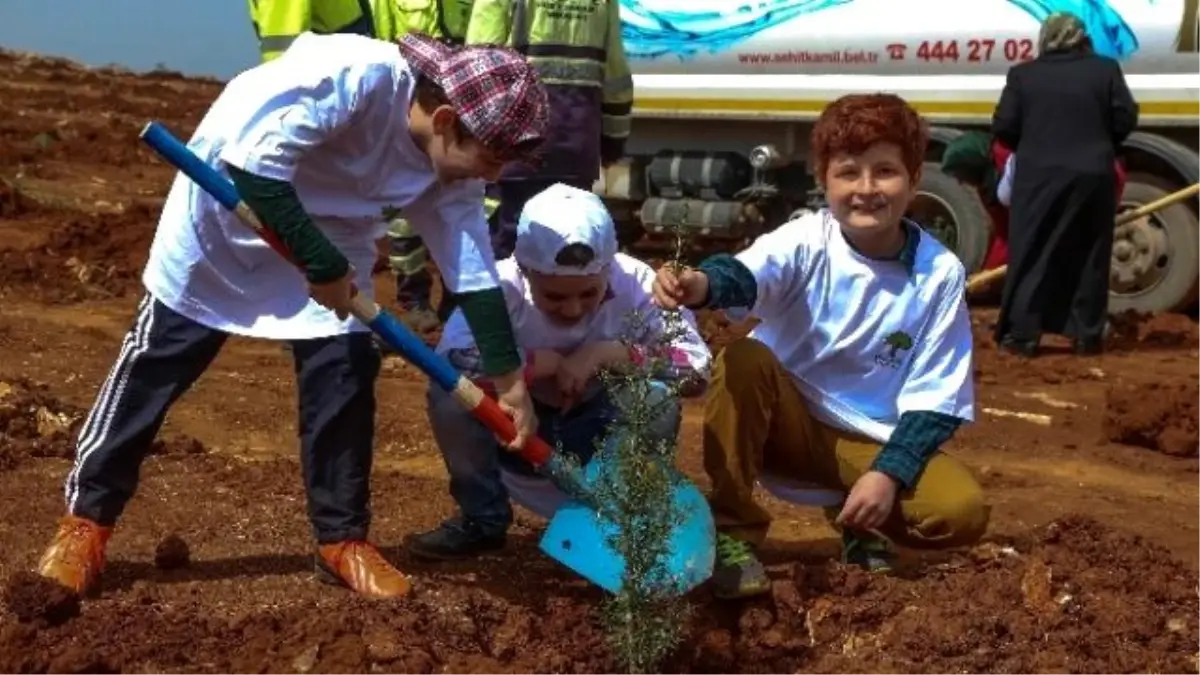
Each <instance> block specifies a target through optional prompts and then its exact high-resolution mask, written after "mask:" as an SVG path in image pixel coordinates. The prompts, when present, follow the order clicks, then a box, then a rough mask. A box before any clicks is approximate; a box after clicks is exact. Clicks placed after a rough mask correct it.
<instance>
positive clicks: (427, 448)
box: [0, 54, 1200, 672]
mask: <svg viewBox="0 0 1200 675" xmlns="http://www.w3.org/2000/svg"><path fill="white" fill-rule="evenodd" d="M219 87H220V85H219V83H216V82H212V81H202V80H194V79H184V78H181V77H178V76H175V75H173V74H170V73H158V74H153V75H147V76H141V77H136V76H133V75H131V74H129V73H123V72H114V71H92V70H83V69H80V68H77V67H75V66H73V65H71V64H69V63H66V62H61V61H53V60H46V59H35V58H29V57H22V56H17V55H13V54H0V178H2V179H3V182H2V183H0V303H2V304H0V306H2V307H3V311H0V541H2V542H3V543H4V547H3V548H2V549H0V579H4V580H6V581H5V589H4V591H5V593H4V596H3V599H4V605H3V612H2V613H0V670H5V671H18V670H19V671H26V672H125V671H159V672H164V671H171V672H176V671H177V672H184V671H188V672H199V671H204V672H215V671H230V670H232V671H234V672H239V671H247V672H256V671H257V672H276V671H279V672H284V671H301V672H307V671H320V672H402V671H421V672H484V671H487V672H527V671H530V670H537V671H565V672H583V671H592V672H594V671H599V670H607V669H609V668H610V667H612V662H611V660H610V658H609V656H608V652H607V650H606V648H605V646H604V639H603V635H602V633H601V631H600V629H599V628H598V624H597V617H596V615H595V611H594V608H595V606H596V604H597V602H598V600H599V599H600V597H601V596H600V592H599V591H597V590H595V589H593V588H589V587H587V586H586V585H585V584H584V583H582V582H581V581H579V580H578V579H576V578H575V577H573V576H572V575H571V574H570V573H568V572H566V571H564V570H563V569H560V568H559V567H557V566H556V564H555V563H554V562H552V561H550V560H548V559H547V558H545V557H544V556H542V555H541V554H540V553H539V552H538V551H537V548H536V544H537V536H538V531H539V530H538V528H539V526H540V523H539V522H538V521H537V520H536V519H535V518H534V517H533V516H531V515H529V514H521V515H520V517H519V523H518V526H517V527H516V528H515V531H514V536H513V538H512V540H511V543H510V545H509V547H508V548H507V549H506V550H504V551H503V552H501V553H498V554H495V555H493V556H489V557H487V558H485V559H483V560H481V561H478V562H475V563H471V564H453V565H440V566H436V565H429V564H422V563H418V562H417V561H414V560H412V559H410V558H409V557H408V556H407V555H406V554H405V553H404V552H403V551H402V550H401V549H400V548H399V546H398V543H399V542H400V540H401V537H402V536H403V535H404V534H406V533H409V532H412V531H414V530H419V529H422V528H426V527H429V526H432V525H434V524H435V523H437V522H439V521H440V520H441V519H442V518H443V517H444V516H446V515H447V514H449V513H450V512H451V503H450V500H449V497H448V495H447V494H446V484H445V479H444V470H443V468H442V465H441V460H440V458H439V457H438V455H437V451H436V449H435V447H434V445H433V443H432V441H431V438H430V434H429V431H428V428H427V425H426V422H425V418H424V412H423V396H422V389H423V385H422V383H421V380H420V378H419V377H418V376H417V375H416V374H415V373H414V372H413V371H412V370H411V369H410V368H408V367H406V366H405V365H404V364H403V363H401V362H399V361H389V362H388V363H387V364H386V365H385V372H384V374H383V376H382V378H381V381H380V385H379V388H380V397H381V401H382V402H383V403H382V406H381V410H380V413H379V418H378V432H377V439H378V450H377V458H376V468H375V472H374V477H373V481H374V483H373V484H374V500H373V508H374V529H373V537H374V538H375V539H376V540H377V541H379V542H380V543H381V545H383V546H384V547H385V553H386V554H387V555H388V556H389V557H391V558H392V559H393V560H394V561H395V562H396V563H397V564H398V565H399V566H400V567H401V568H403V569H404V570H406V571H407V572H410V573H411V574H413V575H414V576H415V577H416V578H417V579H418V582H419V583H418V587H417V590H416V592H415V593H414V594H413V596H412V597H411V598H410V599H406V600H404V601H401V602H398V603H377V602H368V601H364V600H360V599H357V598H355V597H352V596H351V595H350V594H349V593H347V592H345V591H342V590H340V589H337V588H332V587H329V586H325V585H321V584H318V583H316V582H315V581H314V579H313V575H312V573H311V569H312V562H311V557H310V556H311V547H310V546H311V545H310V538H309V537H310V533H309V529H308V525H307V522H306V519H305V515H304V501H303V493H302V490H301V483H300V476H299V467H298V465H297V462H296V439H295V434H296V427H295V421H294V418H293V413H292V412H291V410H292V406H293V405H294V394H293V390H292V383H291V379H292V378H291V363H290V359H289V358H288V356H287V355H286V354H285V353H283V352H282V351H281V350H280V349H279V347H278V346H276V345H273V344H270V343H262V342H254V341H248V340H233V341H232V342H231V343H230V344H229V345H228V347H227V348H226V349H225V351H224V352H223V353H222V354H221V356H220V357H219V359H218V360H217V363H216V364H215V365H214V366H213V368H212V369H211V370H210V371H209V372H208V373H207V374H206V375H205V376H204V378H202V380H201V381H200V383H199V384H198V385H197V386H196V387H195V388H194V389H193V390H192V391H191V392H189V393H188V394H187V395H186V396H185V397H184V398H183V400H182V401H180V403H179V404H178V405H177V406H176V408H175V409H174V410H173V411H172V414H171V415H170V417H169V419H168V421H167V428H166V432H165V433H164V436H163V438H162V440H161V442H160V443H159V444H158V445H157V446H156V451H155V454H154V456H152V457H151V458H150V459H149V460H148V461H147V462H146V464H145V466H144V469H143V472H142V484H141V490H140V493H139V494H138V496H137V498H136V499H135V500H134V501H133V503H132V504H131V505H130V508H129V510H128V511H127V514H126V517H125V518H124V519H123V521H122V523H121V525H120V527H119V528H118V529H117V531H116V533H115V534H114V536H113V538H112V541H111V544H110V548H109V551H110V557H111V560H110V564H109V567H108V569H107V571H106V574H105V576H104V584H103V589H102V590H101V592H100V593H99V594H98V595H97V596H96V597H92V598H87V599H85V600H84V601H83V602H82V603H78V602H75V601H73V600H72V599H71V598H69V597H56V596H55V595H54V593H47V592H46V589H40V588H38V586H37V584H36V583H33V582H31V581H30V580H29V579H28V578H27V576H26V574H25V573H26V572H27V571H28V570H30V569H32V567H33V565H34V563H35V561H36V558H37V556H38V554H39V553H40V551H41V549H42V547H43V546H44V545H45V544H46V543H47V541H48V539H49V537H50V535H51V533H52V531H53V529H54V525H55V521H56V518H58V517H59V515H60V514H61V512H62V508H63V507H62V492H61V483H62V481H63V478H64V477H65V476H66V474H67V471H68V470H69V466H70V464H69V462H70V458H71V456H72V454H73V447H72V444H73V434H74V433H75V431H76V430H77V428H78V426H79V424H80V420H81V416H82V414H83V413H84V412H85V410H86V408H87V406H89V405H90V403H91V400H92V398H93V397H94V396H95V395H96V393H97V389H98V387H99V385H100V383H101V381H102V380H103V377H104V375H105V373H106V371H107V369H108V367H109V365H110V363H111V361H112V359H113V358H114V357H115V356H116V353H117V350H118V345H119V343H120V340H121V337H122V335H123V333H124V331H125V330H126V328H127V322H128V321H129V319H130V317H131V316H132V314H133V310H134V307H135V304H136V303H137V300H138V286H139V284H138V274H139V269H140V265H141V263H142V262H143V261H144V259H145V254H146V250H147V246H148V244H149V241H150V238H151V236H152V232H153V227H154V219H155V215H156V213H157V207H158V205H159V204H160V203H161V200H162V197H163V196H164V195H165V193H166V188H167V186H168V183H169V180H170V177H171V172H170V171H169V170H168V169H167V168H166V167H165V166H164V165H163V164H161V163H160V162H158V161H157V160H156V159H155V158H154V157H153V156H152V155H151V153H150V152H149V151H148V150H146V149H144V148H143V146H142V145H140V144H139V143H138V141H137V133H138V131H139V129H140V127H141V125H142V124H144V123H145V122H146V121H147V120H150V119H158V120H160V121H162V122H164V123H166V124H167V125H168V126H169V127H170V128H172V129H173V130H174V131H175V132H176V133H178V134H181V135H185V136H186V135H187V134H188V133H190V131H191V130H192V128H193V127H194V125H195V124H196V122H197V121H198V119H199V117H200V115H201V114H202V113H203V111H204V109H205V106H206V104H207V103H208V102H209V101H211V99H212V98H213V97H214V96H215V95H216V94H217V92H218V91H219ZM386 286H387V283H386V279H383V278H382V277H381V287H382V288H381V289H380V291H379V293H378V296H379V297H380V298H383V299H387V298H389V297H390V294H389V293H388V291H387V289H386ZM993 315H994V312H992V311H991V310H988V309H986V308H980V309H978V310H977V311H976V312H975V319H976V321H977V323H978V334H979V337H980V340H979V343H980V344H979V351H978V355H977V374H978V382H979V390H978V396H979V420H978V423H977V424H975V425H973V426H971V427H970V428H968V429H966V430H965V431H963V432H962V433H960V434H959V436H958V437H957V439H956V440H955V441H954V442H953V444H952V446H951V447H950V449H949V451H950V452H951V453H953V454H954V455H956V456H958V457H960V458H962V459H963V460H964V461H965V462H966V463H968V464H969V465H970V466H971V467H972V468H973V469H974V470H975V471H976V472H977V474H978V475H979V477H980V479H981V480H982V482H983V484H984V485H985V487H986V488H987V491H988V497H989V500H990V502H991V504H992V507H993V519H992V524H991V531H990V533H989V535H988V537H987V540H986V541H985V542H984V543H983V544H981V545H979V546H977V547H975V548H972V549H970V550H962V551H952V552H945V553H938V554H922V555H918V554H915V553H911V552H905V553H904V557H903V563H902V565H901V570H900V573H899V574H898V575H897V576H896V577H893V578H877V577H869V576H866V575H864V574H861V573H858V572H857V571H855V570H850V569H845V568H843V567H842V566H840V565H839V564H837V563H835V562H832V561H831V559H832V558H833V557H834V556H836V552H837V547H836V540H835V539H834V533H833V532H832V530H830V529H829V527H828V526H827V525H826V524H825V521H824V519H823V517H822V515H821V513H820V512H819V511H817V510H814V509H802V508H795V507H791V506H787V505H784V504H782V503H779V502H775V501H771V502H770V505H771V508H772V510H773V512H774V513H775V514H776V515H777V516H778V520H777V521H776V524H775V527H774V529H773V530H772V537H771V540H770V542H769V544H768V546H767V550H766V552H765V557H766V559H767V560H768V562H769V563H770V571H771V575H772V577H773V579H774V580H775V583H774V589H773V593H772V594H771V596H770V597H769V598H766V599H762V600H756V601H752V602H746V603H740V604H721V603H715V602H713V601H712V600H711V599H710V598H709V596H708V595H707V591H705V590H703V589H702V590H699V591H697V592H696V594H695V597H694V602H695V606H696V611H695V618H694V621H693V623H692V625H691V627H690V630H689V633H688V638H687V640H686V641H685V643H684V644H683V645H682V646H681V647H680V648H679V649H678V651H677V653H676V654H675V655H674V656H673V657H672V658H671V659H670V660H669V661H668V662H667V663H666V664H664V668H665V669H667V670H674V671H690V672H729V671H734V672H754V671H762V672H795V671H813V672H817V671H820V672H826V671H828V672H834V671H839V672H844V671H880V670H894V671H933V672H955V671H995V672H1014V671H1015V672H1020V671H1026V672H1028V671H1054V672H1082V671H1089V672H1131V671H1158V672H1162V671H1170V672H1179V671H1184V672H1196V670H1197V640H1198V636H1200V626H1198V624H1197V611H1198V608H1197V587H1196V570H1197V566H1198V562H1200V560H1198V558H1200V554H1198V550H1197V545H1198V534H1197V503H1198V498H1200V495H1198V490H1197V458H1196V454H1197V447H1198V442H1197V410H1196V403H1197V331H1196V326H1195V324H1194V323H1193V322H1192V321H1191V320H1190V319H1188V318H1186V317H1181V316H1166V317H1157V318H1155V319H1151V320H1146V319H1142V318H1138V317H1124V318H1123V319H1122V321H1121V322H1120V327H1121V330H1120V331H1118V334H1117V335H1116V336H1115V337H1114V343H1113V345H1112V347H1113V350H1112V351H1110V352H1109V353H1107V354H1105V355H1103V356H1100V357H1090V358H1077V357H1073V356H1070V355H1068V354H1066V353H1065V351H1062V352H1060V353H1051V354H1050V355H1048V356H1046V357H1044V358H1042V359H1039V360H1037V361H1035V362H1032V363H1029V362H1023V361H1018V360H1014V359H1011V358H1007V357H1006V356H1004V355H1001V354H998V353H997V352H996V351H995V349H994V346H993V345H991V344H990V341H989V340H988V339H987V337H986V334H987V327H988V324H989V320H990V318H991V317H992V316H993ZM704 321H705V329H706V332H707V333H708V337H709V338H710V339H711V340H712V341H713V343H714V344H718V345H719V344H722V343H723V342H725V341H727V340H728V339H729V336H730V335H731V334H736V332H737V331H738V330H739V327H737V326H729V325H728V324H727V323H725V322H723V321H721V319H720V318H719V317H704ZM699 420H700V407H699V405H697V404H695V403H691V404H689V406H688V408H687V413H686V419H685V427H684V435H683V439H682V449H681V463H682V465H683V466H684V468H685V469H686V470H687V471H688V472H689V473H690V474H692V475H693V476H695V477H696V478H697V479H698V480H699V481H700V482H701V483H703V482H704V481H703V473H702V470H701V463H700V454H699Z"/></svg>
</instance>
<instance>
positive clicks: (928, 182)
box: [909, 162, 992, 274]
mask: <svg viewBox="0 0 1200 675" xmlns="http://www.w3.org/2000/svg"><path fill="white" fill-rule="evenodd" d="M909 216H910V217H912V218H913V219H914V220H916V221H917V223H919V224H920V225H921V227H923V228H925V230H926V231H928V232H929V233H930V234H932V235H933V236H934V237H936V238H937V239H938V241H940V242H942V243H943V244H945V245H946V248H949V249H950V250H951V251H954V253H955V254H956V255H957V256H958V259H959V260H961V261H962V264H963V267H965V268H966V270H967V274H972V273H974V272H977V271H979V268H980V267H982V266H983V261H984V259H985V258H986V257H987V248H988V241H989V239H990V238H991V232H992V219H991V216H989V215H988V212H987V209H986V208H984V206H983V202H982V201H980V200H979V195H977V194H975V191H974V190H972V189H971V188H969V187H966V186H965V185H963V184H961V183H959V182H958V181H957V180H955V179H954V178H951V177H950V176H948V175H946V174H944V173H942V170H941V167H940V166H939V165H937V164H935V163H933V162H925V165H924V167H923V168H922V169H921V182H920V184H919V185H918V186H917V197H916V199H914V200H913V203H912V204H911V205H910V206H909Z"/></svg>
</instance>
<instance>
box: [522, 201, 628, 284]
mask: <svg viewBox="0 0 1200 675" xmlns="http://www.w3.org/2000/svg"><path fill="white" fill-rule="evenodd" d="M573 244H583V245H584V246H587V247H588V248H589V249H591V252H592V256H591V259H590V260H587V259H586V258H585V259H584V261H580V262H584V263H585V264H583V265H582V266H581V265H579V264H571V263H570V262H567V261H560V259H559V256H560V254H562V253H563V250H564V249H566V248H567V247H569V246H571V245H573ZM616 255H617V228H616V226H615V225H614V224H613V220H612V216H611V215H609V213H608V209H607V208H605V206H604V202H603V201H601V200H600V197H598V196H596V195H595V194H594V193H592V192H588V191H587V190H580V189H579V188H574V187H571V186H570V185H564V184H562V183H555V184H554V185H551V186H550V187H548V188H546V189H545V190H543V191H541V192H539V193H538V194H537V195H535V196H534V197H533V198H532V199H530V200H529V201H527V202H525V207H524V208H523V209H521V218H520V220H519V221H518V223H517V245H516V248H515V249H514V250H513V257H515V258H516V259H517V262H518V263H520V264H521V265H522V266H523V267H526V268H529V269H531V270H534V271H535V272H541V273H542V274H553V275H562V276H584V275H588V274H598V273H600V272H602V271H604V268H605V267H606V266H607V265H608V264H609V263H611V262H612V260H613V258H614V257H615V256H616Z"/></svg>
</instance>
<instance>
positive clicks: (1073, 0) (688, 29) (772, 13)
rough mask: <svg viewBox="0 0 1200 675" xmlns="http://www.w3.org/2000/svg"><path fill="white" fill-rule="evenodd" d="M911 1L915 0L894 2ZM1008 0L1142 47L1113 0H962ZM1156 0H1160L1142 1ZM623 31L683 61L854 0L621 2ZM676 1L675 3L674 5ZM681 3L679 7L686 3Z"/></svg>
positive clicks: (647, 53) (1100, 42) (640, 45)
mask: <svg viewBox="0 0 1200 675" xmlns="http://www.w3.org/2000/svg"><path fill="white" fill-rule="evenodd" d="M894 1H895V2H911V1H912V0H894ZM963 1H964V2H987V1H992V2H996V1H1003V2H1007V3H1009V4H1010V5H1012V6H1014V7H1017V8H1019V9H1020V10H1022V11H1023V12H1025V13H1026V14H1028V15H1029V16H1030V18H1032V19H1033V20H1034V21H1036V22H1037V23H1039V24H1040V23H1041V22H1042V21H1044V20H1045V19H1046V18H1047V17H1049V16H1050V15H1051V14H1053V13H1054V12H1070V13H1072V14H1074V15H1076V16H1078V17H1079V18H1080V19H1082V20H1083V22H1084V24H1085V25H1086V26H1087V29H1088V34H1089V35H1090V36H1091V38H1092V44H1093V45H1094V46H1095V48H1096V51H1097V52H1099V53H1101V54H1104V55H1106V56H1111V57H1113V58H1117V59H1122V60H1124V59H1127V58H1129V57H1130V56H1132V55H1133V53H1134V52H1136V51H1137V49H1138V39H1137V36H1136V35H1134V33H1133V29H1132V28H1130V27H1129V24H1128V23H1126V22H1125V19H1123V18H1122V17H1121V15H1120V13H1118V12H1117V11H1116V10H1115V9H1113V8H1112V6H1110V5H1109V3H1108V0H963ZM1143 1H1144V2H1146V3H1147V4H1153V3H1154V1H1155V0H1143ZM620 2H621V33H622V35H623V37H624V38H625V48H626V50H627V51H628V53H629V56H630V58H633V59H657V58H661V57H664V56H667V55H674V56H677V57H678V58H680V59H681V60H685V59H688V58H690V57H693V56H695V55H696V54H699V53H710V54H712V53H718V52H723V51H725V50H728V49H730V48H731V47H733V46H734V45H736V44H738V43H739V42H742V41H743V40H746V39H749V38H750V37H753V36H754V35H756V34H758V33H760V32H762V31H764V30H766V29H768V28H772V27H774V26H779V25H782V24H785V23H787V22H788V21H791V20H793V19H795V18H797V17H800V16H807V15H812V14H816V13H818V12H823V11H825V10H827V9H831V8H833V7H838V6H841V5H848V4H851V3H853V2H854V0H757V1H756V2H753V3H746V4H741V5H739V6H737V7H736V8H735V9H733V10H729V11H713V10H706V9H692V10H688V9H672V10H658V9H651V8H650V7H648V6H647V5H648V4H654V3H653V0H651V2H650V3H646V2H642V0H620ZM672 4H674V3H672ZM686 4H688V3H687V2H680V3H679V5H686Z"/></svg>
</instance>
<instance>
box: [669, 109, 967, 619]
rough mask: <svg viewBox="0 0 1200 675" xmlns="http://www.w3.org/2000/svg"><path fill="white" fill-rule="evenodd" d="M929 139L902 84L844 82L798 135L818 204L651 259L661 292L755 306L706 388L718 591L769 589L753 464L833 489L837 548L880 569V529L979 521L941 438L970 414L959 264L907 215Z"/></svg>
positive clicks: (773, 474)
mask: <svg viewBox="0 0 1200 675" xmlns="http://www.w3.org/2000/svg"><path fill="white" fill-rule="evenodd" d="M927 142H928V133H927V131H926V128H925V126H924V124H923V123H922V121H921V119H920V117H919V116H918V115H917V113H916V111H914V110H913V109H912V107H910V106H909V105H908V104H907V103H906V102H905V101H904V100H903V99H901V98H899V97H897V96H893V95H890V94H855V95H850V96H845V97H843V98H840V99H838V100H837V101H834V102H833V103H831V104H830V105H829V106H828V107H827V108H826V109H825V110H824V112H822V114H821V118H820V119H819V120H818V121H817V124H816V126H815V128H814V129H813V133H812V153H813V160H814V161H813V166H814V170H815V172H816V176H817V178H818V180H819V181H820V182H821V184H822V186H823V187H824V189H825V196H826V199H827V201H828V204H829V206H828V207H827V208H824V209H821V210H820V211H818V212H817V213H813V214H809V215H806V216H803V217H801V218H799V219H797V220H795V221H792V222H789V223H785V224H784V225H782V226H780V227H779V228H778V229H776V230H775V231H773V232H770V233H768V234H766V235H763V236H762V237H760V238H759V239H758V240H757V241H755V242H754V244H753V245H752V246H750V247H749V248H748V249H746V250H745V251H742V252H741V253H739V254H737V255H736V256H731V255H716V256H713V257H711V258H708V259H707V260H705V261H704V262H702V263H701V264H700V266H699V268H697V269H686V270H671V269H668V268H664V269H663V270H662V271H660V272H659V274H658V277H657V279H656V281H655V288H654V291H655V296H656V299H657V301H658V302H659V303H660V304H661V305H663V306H665V307H675V306H678V305H685V306H687V307H691V308H704V307H707V308H714V309H724V308H745V309H748V310H749V313H750V315H752V316H754V317H756V318H758V319H759V320H760V322H761V323H760V324H759V325H758V327H757V328H755V330H754V332H753V333H751V334H750V336H749V337H747V338H744V339H742V340H738V341H736V342H733V343H731V344H730V345H728V346H727V347H726V348H725V349H724V351H722V352H721V353H720V354H719V355H718V356H717V358H716V360H715V363H714V370H713V375H712V381H711V385H710V387H709V390H708V394H707V399H706V404H705V415H704V464H705V470H706V471H707V472H708V475H709V477H710V478H711V479H712V483H713V490H712V494H711V496H710V503H711V505H712V508H713V512H714V515H715V517H716V519H717V528H718V532H719V534H718V543H717V567H716V570H715V571H714V575H713V582H714V585H715V587H716V588H715V590H716V593H717V595H718V596H721V597H745V596H748V595H755V594H758V593H762V592H765V591H767V590H768V589H769V588H770V582H769V579H768V578H767V575H766V572H765V570H764V569H763V566H762V563H761V562H759V560H758V558H757V556H756V555H755V552H754V550H755V548H756V547H757V546H758V545H759V544H760V543H761V542H762V541H763V539H765V537H766V534H767V528H768V526H769V524H770V520H771V517H770V514H768V513H767V511H766V510H765V509H763V508H762V506H760V505H759V504H758V502H756V501H755V498H754V486H755V483H756V482H758V481H760V480H762V482H764V483H767V482H768V481H772V482H776V483H778V482H784V483H786V482H792V483H798V482H804V483H809V484H815V485H817V486H820V487H823V488H826V489H831V490H836V491H837V492H838V493H839V495H844V497H843V498H841V499H840V504H839V505H838V506H839V508H838V510H837V512H836V513H837V515H836V518H835V523H836V525H837V526H839V527H840V528H841V529H842V536H843V547H844V550H843V557H844V559H845V560H846V561H847V562H852V563H856V564H859V565H862V566H864V567H867V568H868V569H873V570H885V569H887V568H888V557H889V556H888V550H887V546H886V541H885V539H884V538H885V537H886V539H890V540H892V541H894V542H896V543H898V544H902V545H906V546H910V547H914V548H940V547H947V546H958V545H964V544H969V543H972V542H974V541H976V540H978V539H979V538H980V536H982V535H983V532H984V530H985V529H986V528H987V523H988V515H989V514H988V507H987V506H986V505H985V504H984V500H983V494H982V491H981V489H980V487H979V484H978V483H977V482H976V481H975V479H974V478H973V477H972V476H971V474H970V472H969V471H968V470H967V469H966V468H965V467H964V466H963V465H962V464H960V463H959V462H957V461H956V460H954V459H952V458H951V457H948V456H946V455H944V454H942V453H940V452H939V448H940V447H941V446H942V444H943V443H945V442H946V441H947V440H948V439H949V438H950V437H951V436H952V435H953V434H954V432H955V430H956V429H957V428H958V426H959V425H960V424H962V423H963V422H969V421H971V420H972V419H973V417H974V385H973V382H972V363H971V361H972V359H971V353H972V345H971V324H970V319H969V317H968V314H967V307H966V303H965V300H964V281H965V272H964V270H963V266H962V264H961V263H960V262H959V261H958V259H957V258H956V257H955V255H954V254H953V253H952V252H950V251H949V250H948V249H946V247H945V246H943V245H942V244H940V243H939V242H938V241H937V240H936V239H934V238H933V237H932V236H930V235H929V234H928V233H926V232H924V231H923V230H922V229H921V228H920V227H919V226H918V225H917V224H916V223H913V222H911V221H909V220H907V219H905V218H904V213H905V211H906V209H907V208H908V205H909V203H910V202H911V200H912V199H913V197H914V195H915V192H916V186H917V183H918V182H919V180H920V172H921V163H922V161H923V158H924V156H925V146H926V144H927ZM831 515H832V512H831Z"/></svg>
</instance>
